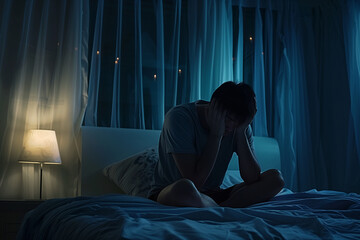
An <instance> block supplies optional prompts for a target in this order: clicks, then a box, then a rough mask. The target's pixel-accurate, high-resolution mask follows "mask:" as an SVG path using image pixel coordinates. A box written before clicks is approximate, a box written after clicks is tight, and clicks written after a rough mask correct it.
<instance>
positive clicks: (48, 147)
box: [19, 129, 61, 164]
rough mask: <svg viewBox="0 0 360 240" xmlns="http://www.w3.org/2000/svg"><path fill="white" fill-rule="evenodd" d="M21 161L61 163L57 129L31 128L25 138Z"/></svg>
mask: <svg viewBox="0 0 360 240" xmlns="http://www.w3.org/2000/svg"><path fill="white" fill-rule="evenodd" d="M19 162H20V163H44V164H61V158H60V153H59V147H58V143H57V139H56V134H55V131H53V130H39V129H36V130H29V131H28V132H27V134H26V136H25V138H24V143H23V151H22V153H21V156H20V159H19Z"/></svg>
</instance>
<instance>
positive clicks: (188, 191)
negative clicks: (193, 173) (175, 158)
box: [171, 178, 199, 197]
mask: <svg viewBox="0 0 360 240" xmlns="http://www.w3.org/2000/svg"><path fill="white" fill-rule="evenodd" d="M171 193H172V195H175V196H176V195H177V196H179V197H184V196H189V197H197V195H199V192H198V190H197V188H196V187H195V184H194V183H193V182H192V181H191V180H190V179H187V178H182V179H179V180H178V181H176V182H175V183H174V184H173V186H172V188H171Z"/></svg>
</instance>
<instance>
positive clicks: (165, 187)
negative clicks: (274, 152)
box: [149, 82, 284, 207]
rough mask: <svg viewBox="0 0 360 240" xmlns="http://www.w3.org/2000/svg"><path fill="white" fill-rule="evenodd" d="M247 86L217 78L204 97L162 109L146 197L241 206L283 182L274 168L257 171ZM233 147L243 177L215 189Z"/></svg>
mask: <svg viewBox="0 0 360 240" xmlns="http://www.w3.org/2000/svg"><path fill="white" fill-rule="evenodd" d="M256 111H257V109H256V100H255V94H254V92H253V90H252V88H251V87H250V86H249V85H247V84H244V83H240V84H235V83H234V82H226V83H223V84H222V85H221V86H220V87H219V88H217V89H216V90H215V92H214V93H213V95H212V97H211V100H210V102H206V101H202V100H200V101H197V102H193V103H189V104H183V105H179V106H175V107H174V108H172V109H170V110H169V111H168V113H167V114H166V117H165V121H164V125H163V129H162V132H161V136H160V140H159V161H158V163H157V165H156V168H155V174H154V180H153V184H152V188H151V190H150V192H149V198H150V199H152V200H155V201H157V202H159V203H161V204H164V205H171V206H183V207H212V206H224V207H225V206H226V207H247V206H249V205H251V204H255V203H259V202H264V201H267V200H269V199H270V198H272V197H273V196H275V195H276V194H277V193H278V192H279V191H280V190H281V189H282V187H283V185H284V182H283V179H282V177H281V174H280V173H279V171H278V170H275V169H271V170H268V171H266V172H263V173H261V171H260V166H259V164H258V163H257V161H256V159H255V156H254V153H253V152H254V151H253V139H252V131H251V127H250V126H249V124H250V123H251V122H252V120H253V118H254V116H255V113H256ZM233 152H236V153H237V155H238V159H239V170H240V174H241V177H242V179H243V180H244V182H243V183H239V184H236V185H234V186H232V187H230V188H228V189H220V185H221V183H222V180H223V178H224V175H225V173H226V170H227V167H228V164H229V162H230V159H231V157H232V154H233Z"/></svg>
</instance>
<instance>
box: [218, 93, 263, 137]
mask: <svg viewBox="0 0 360 240" xmlns="http://www.w3.org/2000/svg"><path fill="white" fill-rule="evenodd" d="M254 108H255V113H256V111H257V109H256V100H255V106H254ZM254 116H255V114H254V115H253V116H247V117H246V116H239V115H237V114H234V113H231V112H227V113H226V116H225V131H224V136H227V135H229V134H231V133H232V132H233V131H234V130H236V129H237V128H243V130H245V129H246V128H247V127H248V125H249V124H250V123H251V122H252V120H253V119H254Z"/></svg>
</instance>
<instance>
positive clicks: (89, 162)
mask: <svg viewBox="0 0 360 240" xmlns="http://www.w3.org/2000/svg"><path fill="white" fill-rule="evenodd" d="M81 135H82V155H81V195H101V194H106V193H121V191H120V189H119V188H118V187H117V186H116V185H115V184H114V183H113V182H111V181H110V180H109V179H108V178H106V177H105V176H104V175H103V173H102V170H103V168H104V167H106V166H108V165H109V164H111V163H114V162H117V161H120V160H122V159H125V158H126V157H129V156H131V155H133V154H135V153H138V152H140V151H142V150H144V149H146V148H149V147H153V146H156V145H158V140H159V136H160V131H159V130H142V129H129V128H106V127H82V128H81ZM254 148H255V155H256V157H257V159H258V161H259V164H260V166H261V169H262V171H264V170H267V169H270V168H276V169H279V170H280V152H279V147H278V143H277V141H276V140H275V139H273V138H267V137H254ZM229 169H238V163H237V157H235V154H234V156H233V158H232V159H231V162H230V165H229Z"/></svg>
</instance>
